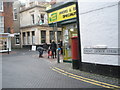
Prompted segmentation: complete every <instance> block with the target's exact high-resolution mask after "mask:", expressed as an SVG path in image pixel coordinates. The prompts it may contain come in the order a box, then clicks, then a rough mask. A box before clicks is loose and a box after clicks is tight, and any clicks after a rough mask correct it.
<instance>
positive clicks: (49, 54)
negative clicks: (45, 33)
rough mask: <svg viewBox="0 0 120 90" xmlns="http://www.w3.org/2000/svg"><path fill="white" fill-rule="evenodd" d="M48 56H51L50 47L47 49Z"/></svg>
mask: <svg viewBox="0 0 120 90" xmlns="http://www.w3.org/2000/svg"><path fill="white" fill-rule="evenodd" d="M49 56H51V57H52V50H51V49H50V48H49V49H48V58H49Z"/></svg>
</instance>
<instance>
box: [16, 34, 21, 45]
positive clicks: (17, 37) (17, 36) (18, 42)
mask: <svg viewBox="0 0 120 90" xmlns="http://www.w3.org/2000/svg"><path fill="white" fill-rule="evenodd" d="M16 44H20V38H19V35H16Z"/></svg>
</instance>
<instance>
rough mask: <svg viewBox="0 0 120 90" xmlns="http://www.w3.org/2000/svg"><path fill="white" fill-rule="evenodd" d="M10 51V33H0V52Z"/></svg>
mask: <svg viewBox="0 0 120 90" xmlns="http://www.w3.org/2000/svg"><path fill="white" fill-rule="evenodd" d="M8 51H11V35H10V34H9V33H1V34H0V52H8Z"/></svg>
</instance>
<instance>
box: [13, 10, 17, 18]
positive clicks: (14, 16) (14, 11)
mask: <svg viewBox="0 0 120 90" xmlns="http://www.w3.org/2000/svg"><path fill="white" fill-rule="evenodd" d="M13 18H14V20H17V9H16V8H14V10H13Z"/></svg>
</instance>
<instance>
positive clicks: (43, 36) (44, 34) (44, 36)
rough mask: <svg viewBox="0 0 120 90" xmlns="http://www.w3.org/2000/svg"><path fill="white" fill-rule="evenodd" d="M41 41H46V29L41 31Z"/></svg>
mask: <svg viewBox="0 0 120 90" xmlns="http://www.w3.org/2000/svg"><path fill="white" fill-rule="evenodd" d="M41 43H46V31H41Z"/></svg>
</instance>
